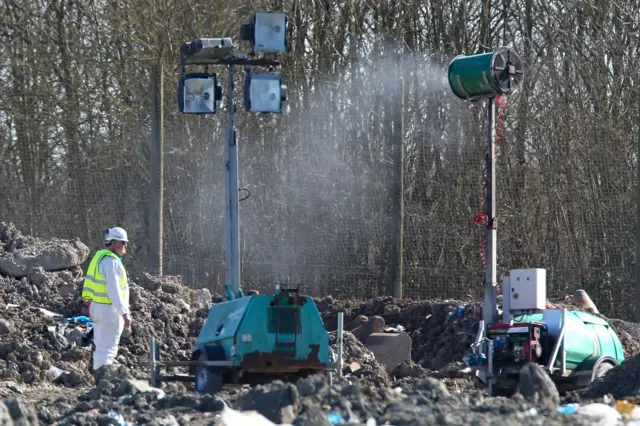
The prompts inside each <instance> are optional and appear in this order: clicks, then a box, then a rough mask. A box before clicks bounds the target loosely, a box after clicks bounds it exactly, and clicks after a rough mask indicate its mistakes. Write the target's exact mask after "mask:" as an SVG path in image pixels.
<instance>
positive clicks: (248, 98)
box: [244, 71, 287, 113]
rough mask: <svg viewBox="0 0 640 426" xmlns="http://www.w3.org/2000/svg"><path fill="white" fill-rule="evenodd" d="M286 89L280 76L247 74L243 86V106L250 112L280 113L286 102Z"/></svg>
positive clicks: (261, 73)
mask: <svg viewBox="0 0 640 426" xmlns="http://www.w3.org/2000/svg"><path fill="white" fill-rule="evenodd" d="M286 94H287V87H286V86H284V85H283V84H282V75H281V74H279V73H272V72H259V71H251V72H248V73H247V78H246V80H245V86H244V105H245V108H246V109H247V111H250V112H265V113H280V112H282V102H284V101H285V100H286V97H287V96H286Z"/></svg>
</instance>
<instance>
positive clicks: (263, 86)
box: [149, 11, 343, 393]
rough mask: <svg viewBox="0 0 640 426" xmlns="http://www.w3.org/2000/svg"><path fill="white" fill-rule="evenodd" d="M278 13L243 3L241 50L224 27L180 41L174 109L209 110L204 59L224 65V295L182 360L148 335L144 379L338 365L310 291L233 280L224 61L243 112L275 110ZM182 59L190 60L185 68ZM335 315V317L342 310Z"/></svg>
mask: <svg viewBox="0 0 640 426" xmlns="http://www.w3.org/2000/svg"><path fill="white" fill-rule="evenodd" d="M287 23H288V17H287V15H286V13H284V12H277V11H264V12H253V14H252V15H251V18H250V21H249V23H248V24H244V25H242V27H241V32H240V33H241V39H242V40H244V41H245V42H248V44H249V45H250V47H251V51H250V52H248V53H246V52H238V51H236V45H235V43H234V41H233V39H232V38H230V37H215V38H197V39H195V40H192V41H191V42H187V43H184V44H183V45H182V46H181V48H180V53H181V62H180V80H179V85H178V103H179V109H180V112H182V113H183V114H189V115H196V116H201V115H215V114H216V112H217V102H218V101H219V100H221V99H222V97H223V93H222V87H221V86H219V85H218V76H217V74H216V73H211V72H210V71H209V68H213V67H214V66H224V67H225V68H226V72H227V82H228V84H227V88H226V115H227V122H226V132H225V138H224V157H225V161H224V170H225V204H226V208H225V223H226V226H225V242H226V254H225V280H226V286H225V287H226V292H227V297H228V301H226V302H224V303H216V304H214V305H213V306H212V308H211V310H210V311H209V313H208V315H207V318H206V320H205V322H204V325H203V327H202V329H201V330H200V333H199V336H198V339H197V341H196V342H195V345H194V348H193V349H192V352H191V356H190V359H188V360H181V361H178V360H174V361H171V360H169V361H164V360H161V359H160V348H161V345H162V343H161V342H158V341H156V340H155V339H154V338H152V339H151V342H150V348H149V369H150V384H151V385H152V386H157V385H158V384H159V383H160V382H163V381H185V382H191V381H194V382H195V387H196V389H197V390H198V391H200V392H204V393H215V392H218V391H220V390H221V389H222V387H223V385H225V384H237V383H255V382H258V381H261V380H270V379H272V378H274V376H275V377H277V378H279V379H285V380H286V379H287V378H288V377H291V378H295V377H298V376H300V375H306V374H309V373H318V372H323V373H328V374H329V376H330V377H331V375H332V373H333V372H334V371H338V374H340V372H341V371H342V370H341V366H342V327H339V328H338V333H337V337H338V338H337V346H338V354H337V356H334V354H333V351H332V350H331V347H330V345H329V333H328V332H327V330H326V329H325V327H324V324H323V322H322V318H321V316H320V313H319V312H318V310H317V308H316V306H315V304H314V303H313V300H312V299H311V298H310V297H308V296H302V295H300V293H299V288H297V287H289V286H282V287H281V286H280V285H277V286H276V291H275V293H274V294H271V295H261V294H255V295H249V296H246V297H245V295H244V294H243V292H242V288H241V285H240V282H241V280H240V259H241V256H240V237H239V235H240V233H239V227H240V217H239V203H240V202H241V201H243V200H246V199H247V198H246V197H245V198H243V199H242V200H241V199H240V198H239V192H240V191H241V189H240V188H239V186H238V175H239V173H238V169H239V166H238V140H237V138H236V128H235V112H236V104H235V99H234V95H235V77H234V70H235V67H236V66H241V67H242V68H243V70H244V71H246V73H245V84H244V89H245V90H244V105H245V109H246V110H247V113H249V114H252V113H259V114H269V113H271V114H281V113H282V112H283V101H284V100H286V86H285V85H283V84H282V79H283V77H282V75H281V73H279V72H275V71H274V70H275V69H276V67H279V66H280V62H279V61H278V60H277V57H278V55H279V54H282V53H284V52H285V51H286V48H287V43H286V34H287V31H286V27H287ZM187 67H191V68H192V67H196V68H197V69H199V70H197V72H192V71H193V70H192V71H190V72H187ZM201 68H203V69H201ZM196 119H197V118H196ZM338 318H339V320H340V321H339V322H340V323H341V321H342V318H343V316H342V313H339V314H338ZM336 359H337V360H338V361H336ZM177 367H187V368H188V374H170V375H163V374H162V373H161V369H162V368H166V369H171V368H177Z"/></svg>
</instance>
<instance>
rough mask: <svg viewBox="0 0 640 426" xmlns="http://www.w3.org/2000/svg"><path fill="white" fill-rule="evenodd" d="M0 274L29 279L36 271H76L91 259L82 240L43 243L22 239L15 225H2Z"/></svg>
mask: <svg viewBox="0 0 640 426" xmlns="http://www.w3.org/2000/svg"><path fill="white" fill-rule="evenodd" d="M0 243H1V244H0V274H3V275H9V276H12V277H15V278H22V277H26V276H28V275H29V274H30V273H31V272H32V271H33V270H34V269H37V268H40V269H42V270H45V271H59V270H65V269H72V268H73V269H74V271H76V272H77V267H78V266H79V265H81V264H82V263H83V262H84V261H85V260H86V259H87V257H88V256H89V248H88V247H87V246H86V245H84V244H83V243H82V242H81V241H80V240H77V239H76V240H61V239H58V238H53V239H50V240H42V239H39V238H34V237H30V236H25V235H22V233H21V232H20V231H19V230H18V229H16V228H15V226H14V225H13V224H8V225H7V224H6V223H4V222H0Z"/></svg>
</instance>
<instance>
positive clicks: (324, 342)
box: [150, 285, 336, 393]
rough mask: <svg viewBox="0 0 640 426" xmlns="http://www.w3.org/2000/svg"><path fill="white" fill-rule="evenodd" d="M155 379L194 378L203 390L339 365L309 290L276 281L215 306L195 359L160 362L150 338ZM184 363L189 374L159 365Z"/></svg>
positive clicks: (204, 327) (153, 379) (324, 369)
mask: <svg viewBox="0 0 640 426" xmlns="http://www.w3.org/2000/svg"><path fill="white" fill-rule="evenodd" d="M150 353H151V385H152V386H157V384H158V383H159V382H161V381H172V380H180V381H195V387H196V389H197V390H198V391H199V392H202V393H215V392H218V391H220V390H221V389H222V386H223V385H224V384H238V383H256V382H260V381H265V380H269V379H273V378H280V379H283V378H284V379H287V378H288V377H289V378H292V379H295V378H297V377H300V376H303V375H307V374H312V373H317V372H328V373H329V374H331V372H333V371H335V366H336V364H335V355H334V354H333V351H332V349H331V347H330V344H329V333H328V332H327V330H326V329H325V327H324V324H323V322H322V317H321V316H320V313H319V312H318V309H317V308H316V306H315V304H314V303H313V300H312V299H311V297H309V296H301V295H300V294H299V289H298V288H297V287H284V286H283V287H280V285H278V286H277V287H276V292H275V294H273V295H260V294H258V295H252V296H247V297H240V298H236V299H233V300H229V301H227V302H223V303H217V304H215V305H214V306H212V307H211V310H210V311H209V314H208V316H207V318H206V320H205V323H204V325H203V327H202V329H201V330H200V334H199V335H198V339H197V341H196V343H195V346H194V348H193V350H192V356H191V361H174V362H162V361H160V360H159V353H158V344H157V342H155V341H152V342H151V350H150ZM177 366H183V367H188V368H189V374H188V375H174V376H162V375H161V374H160V367H177Z"/></svg>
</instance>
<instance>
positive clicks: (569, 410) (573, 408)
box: [556, 404, 579, 414]
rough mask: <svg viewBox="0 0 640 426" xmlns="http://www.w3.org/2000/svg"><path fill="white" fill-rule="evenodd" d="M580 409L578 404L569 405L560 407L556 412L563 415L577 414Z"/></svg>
mask: <svg viewBox="0 0 640 426" xmlns="http://www.w3.org/2000/svg"><path fill="white" fill-rule="evenodd" d="M578 408H579V406H578V404H567V405H561V406H559V407H558V408H556V411H557V412H558V413H562V414H575V413H577V412H578Z"/></svg>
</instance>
